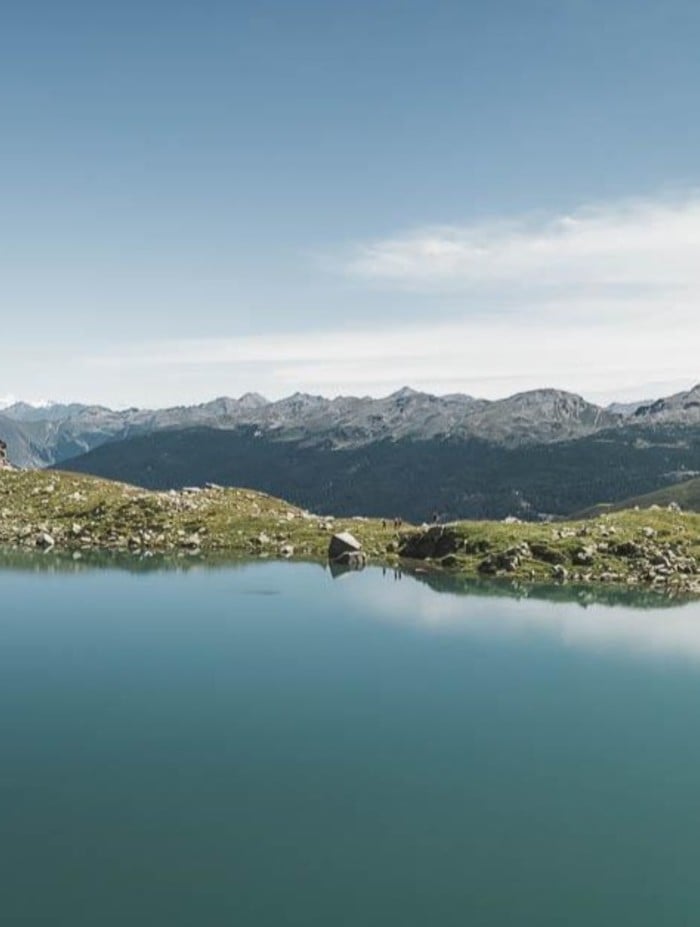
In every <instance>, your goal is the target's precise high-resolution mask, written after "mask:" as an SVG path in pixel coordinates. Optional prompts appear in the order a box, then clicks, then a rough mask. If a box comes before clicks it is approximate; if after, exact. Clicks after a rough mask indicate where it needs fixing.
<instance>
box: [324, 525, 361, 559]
mask: <svg viewBox="0 0 700 927" xmlns="http://www.w3.org/2000/svg"><path fill="white" fill-rule="evenodd" d="M361 550H362V544H360V542H359V541H358V540H357V538H356V537H355V536H354V535H352V534H350V532H349V531H341V532H340V533H339V534H334V535H333V537H332V538H331V540H330V544H329V545H328V559H329V560H339V558H340V557H341V556H342V555H343V554H347V553H353V552H359V551H361Z"/></svg>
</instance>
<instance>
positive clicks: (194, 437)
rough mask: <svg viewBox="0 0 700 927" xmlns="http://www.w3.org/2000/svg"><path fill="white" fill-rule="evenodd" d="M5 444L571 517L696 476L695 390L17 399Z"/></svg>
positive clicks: (344, 499) (123, 474)
mask: <svg viewBox="0 0 700 927" xmlns="http://www.w3.org/2000/svg"><path fill="white" fill-rule="evenodd" d="M0 438H2V439H3V440H5V441H6V443H7V445H8V456H9V459H10V461H11V462H13V463H14V464H15V465H17V466H21V467H51V466H53V467H59V468H61V469H70V470H75V471H81V472H87V473H94V474H96V475H100V476H106V477H111V478H117V479H122V480H125V481H127V482H133V483H137V484H141V485H144V486H148V487H151V488H171V487H175V486H182V485H189V484H202V483H204V482H217V483H222V484H228V485H247V486H250V487H252V488H257V489H262V490H265V491H267V492H272V493H275V494H277V495H281V496H284V497H285V498H288V499H290V501H293V502H297V503H299V504H302V505H305V506H308V507H309V508H313V509H315V510H317V511H321V512H322V511H329V512H330V511H334V512H336V513H338V514H381V515H392V514H393V513H396V514H401V515H403V516H404V517H406V518H411V519H423V518H427V517H429V516H431V515H432V514H433V513H434V512H437V513H439V514H440V515H441V516H442V517H503V516H504V515H507V514H513V515H518V516H520V517H524V518H536V517H542V516H544V515H563V514H570V513H571V512H574V511H577V510H579V509H582V508H585V507H587V506H591V505H595V504H596V503H600V502H615V501H616V500H619V499H622V498H625V497H627V496H637V495H641V494H644V493H648V492H652V491H655V490H657V489H660V488H662V487H664V486H668V485H670V484H673V483H676V482H678V481H679V480H682V479H685V478H690V477H693V476H696V475H698V474H699V473H700V385H698V386H696V387H694V388H693V389H692V390H689V391H687V392H682V393H677V394H675V395H673V396H669V397H665V398H661V399H657V400H651V401H646V402H644V403H640V404H624V405H622V404H619V405H613V406H609V407H601V406H597V405H594V404H592V403H589V402H587V401H585V400H584V399H582V398H581V397H580V396H577V395H575V394H572V393H567V392H563V391H560V390H554V389H541V390H534V391H529V392H524V393H519V394H516V395H514V396H511V397H508V398H506V399H500V400H485V399H477V398H474V397H471V396H466V395H462V394H453V395H447V396H433V395H430V394H428V393H422V392H417V391H415V390H412V389H409V388H404V389H401V390H399V391H398V392H395V393H393V394H391V395H390V396H387V397H383V398H379V399H376V398H370V397H337V398H335V399H327V398H324V397H321V396H312V395H308V394H301V393H296V394H294V395H293V396H289V397H287V398H285V399H281V400H279V401H275V402H271V401H268V400H266V399H265V398H264V397H262V396H260V395H258V394H255V393H248V394H246V395H244V396H242V397H240V398H239V399H231V398H227V397H221V398H218V399H215V400H213V401H211V402H208V403H204V404H200V405H194V406H178V407H173V408H169V409H161V410H148V409H137V408H131V409H125V410H119V411H115V410H112V409H109V408H105V407H103V406H95V405H83V404H79V403H73V404H70V405H61V404H53V405H52V404H49V405H42V406H41V407H35V406H32V405H30V404H27V403H15V404H13V405H10V406H8V407H7V408H5V409H3V410H2V411H0Z"/></svg>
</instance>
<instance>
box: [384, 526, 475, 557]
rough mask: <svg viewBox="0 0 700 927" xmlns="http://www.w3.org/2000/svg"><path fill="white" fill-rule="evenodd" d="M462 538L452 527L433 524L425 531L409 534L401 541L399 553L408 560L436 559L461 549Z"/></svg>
mask: <svg viewBox="0 0 700 927" xmlns="http://www.w3.org/2000/svg"><path fill="white" fill-rule="evenodd" d="M462 545H463V541H462V538H461V537H459V535H457V534H456V533H455V532H454V531H453V530H452V528H448V527H446V526H444V525H433V527H431V528H428V529H427V530H426V531H420V532H417V533H416V534H409V535H408V537H405V538H403V539H402V541H401V546H400V548H399V554H400V555H401V556H402V557H407V558H408V559H409V560H428V559H431V560H438V559H440V558H441V557H446V556H447V555H448V554H454V553H456V552H457V551H458V550H460V549H461V547H462Z"/></svg>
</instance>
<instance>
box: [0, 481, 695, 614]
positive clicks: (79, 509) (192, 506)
mask: <svg viewBox="0 0 700 927" xmlns="http://www.w3.org/2000/svg"><path fill="white" fill-rule="evenodd" d="M339 531H349V532H351V533H352V534H353V535H354V536H355V537H356V538H357V539H358V541H360V543H361V544H362V547H363V550H364V552H365V554H366V556H367V558H368V561H369V562H370V563H375V564H379V565H387V566H393V565H396V564H398V563H400V562H404V563H406V564H407V565H410V564H413V567H416V566H418V567H419V568H421V567H425V568H429V569H431V570H439V571H442V572H445V573H448V572H449V573H450V574H454V575H461V576H464V577H482V578H488V577H491V578H499V577H504V578H510V579H512V580H517V581H520V582H526V583H543V582H552V581H555V582H560V583H569V584H581V585H585V584H608V585H624V586H630V587H659V588H664V589H668V590H669V591H676V592H682V593H684V594H691V595H699V596H700V515H699V514H695V513H684V512H679V511H675V510H668V509H659V508H654V509H644V510H637V511H635V510H628V511H623V512H614V513H606V514H604V515H601V516H600V517H598V518H592V519H586V520H579V521H571V522H567V521H562V522H555V523H547V524H540V523H537V524H533V523H508V522H488V521H482V522H457V523H453V524H450V525H446V526H435V527H431V528H426V527H425V526H424V527H423V528H419V527H416V526H411V525H402V526H401V527H400V528H399V529H395V528H394V527H393V523H392V522H391V520H388V521H386V522H383V521H382V520H381V519H376V518H372V519H370V518H361V517H355V518H334V517H331V516H323V515H315V514H313V513H309V512H306V511H304V510H302V509H300V508H299V507H297V506H294V505H291V504H289V503H287V502H284V501H282V500H280V499H275V498H273V497H271V496H267V495H265V494H264V493H259V492H256V491H254V490H248V489H228V488H227V489H224V488H221V487H213V486H212V487H208V488H196V487H193V488H191V489H190V490H187V489H186V490H182V491H177V492H175V491H171V492H151V491H147V490H143V489H139V488H137V487H133V486H128V485H125V484H121V483H114V482H110V481H107V480H102V479H98V478H95V477H89V476H83V475H78V474H71V473H58V472H49V471H43V470H28V471H18V470H0V545H2V546H3V547H5V548H10V549H23V550H37V549H39V550H42V549H44V550H47V549H51V550H67V551H73V552H81V551H95V550H105V551H115V552H119V551H123V552H131V553H135V554H138V553H147V552H148V553H151V554H173V553H178V552H181V553H183V554H186V553H188V552H189V553H198V552H199V553H202V554H225V555H227V556H229V557H246V558H251V557H252V558H266V557H269V558H277V557H285V558H288V559H299V560H317V561H323V560H325V559H326V556H327V550H328V543H329V541H330V538H331V536H332V535H333V534H334V533H336V532H339Z"/></svg>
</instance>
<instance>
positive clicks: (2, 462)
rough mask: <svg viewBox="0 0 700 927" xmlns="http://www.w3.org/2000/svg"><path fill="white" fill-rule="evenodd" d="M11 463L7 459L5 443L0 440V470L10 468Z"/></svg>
mask: <svg viewBox="0 0 700 927" xmlns="http://www.w3.org/2000/svg"><path fill="white" fill-rule="evenodd" d="M11 469H12V464H11V463H10V461H9V460H8V459H7V445H6V444H5V442H4V441H2V440H0V470H11Z"/></svg>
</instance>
